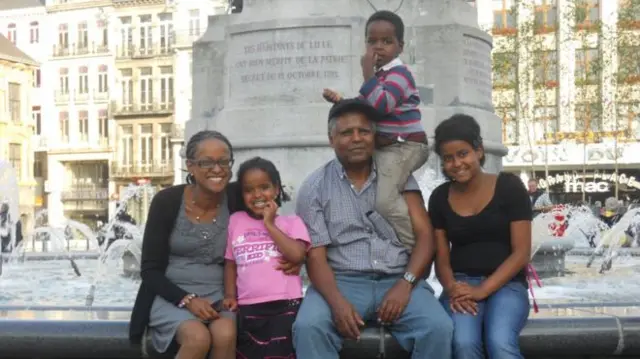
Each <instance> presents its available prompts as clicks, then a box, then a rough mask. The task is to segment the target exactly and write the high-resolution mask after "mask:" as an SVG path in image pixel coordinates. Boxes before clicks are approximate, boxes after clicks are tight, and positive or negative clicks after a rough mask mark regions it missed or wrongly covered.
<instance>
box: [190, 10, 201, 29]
mask: <svg viewBox="0 0 640 359" xmlns="http://www.w3.org/2000/svg"><path fill="white" fill-rule="evenodd" d="M189 36H200V10H198V9H194V10H189Z"/></svg>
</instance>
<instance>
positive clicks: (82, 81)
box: [78, 66, 89, 94]
mask: <svg viewBox="0 0 640 359" xmlns="http://www.w3.org/2000/svg"><path fill="white" fill-rule="evenodd" d="M78 93H80V94H88V93H89V69H88V68H87V67H86V66H82V67H80V69H79V70H78Z"/></svg>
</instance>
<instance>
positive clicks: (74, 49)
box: [53, 42, 109, 58]
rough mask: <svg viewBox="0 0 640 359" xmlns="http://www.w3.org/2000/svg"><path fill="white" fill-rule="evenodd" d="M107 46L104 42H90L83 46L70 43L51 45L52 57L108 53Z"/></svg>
mask: <svg viewBox="0 0 640 359" xmlns="http://www.w3.org/2000/svg"><path fill="white" fill-rule="evenodd" d="M108 54H109V46H108V45H105V44H98V43H96V42H92V43H91V44H87V45H85V46H82V45H77V44H75V43H74V44H71V45H67V46H63V45H60V44H58V45H53V57H55V58H60V57H74V56H87V55H108Z"/></svg>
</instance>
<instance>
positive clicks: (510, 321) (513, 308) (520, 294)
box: [440, 274, 529, 359]
mask: <svg viewBox="0 0 640 359" xmlns="http://www.w3.org/2000/svg"><path fill="white" fill-rule="evenodd" d="M484 279H486V278H485V277H470V276H466V275H458V274H456V280H458V281H460V282H466V283H469V284H470V285H479V284H480V283H482V281H483V280H484ZM440 303H442V305H443V307H444V309H445V310H446V311H447V313H449V315H451V318H452V319H453V327H454V332H453V357H454V359H483V358H485V357H488V358H489V359H523V358H524V357H523V356H522V354H521V353H520V342H519V340H520V332H521V331H522V329H523V328H524V326H525V324H527V318H529V295H528V293H527V288H526V287H525V286H524V284H523V283H521V282H515V281H513V282H509V283H507V284H506V285H505V286H504V287H502V288H500V289H499V290H498V291H497V292H495V293H493V294H492V295H490V296H489V297H488V298H487V299H485V300H483V301H481V302H478V314H477V315H476V316H473V315H470V314H462V313H452V312H451V308H450V307H449V298H448V297H447V295H446V294H445V293H443V294H442V295H441V296H440ZM483 339H484V340H483ZM485 350H486V354H487V356H485Z"/></svg>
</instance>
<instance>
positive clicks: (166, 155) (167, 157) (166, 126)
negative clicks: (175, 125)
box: [160, 123, 173, 164]
mask: <svg viewBox="0 0 640 359" xmlns="http://www.w3.org/2000/svg"><path fill="white" fill-rule="evenodd" d="M172 160H173V150H172V149H171V124H170V123H163V124H161V125H160V162H161V163H162V164H170V163H171V162H172Z"/></svg>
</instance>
